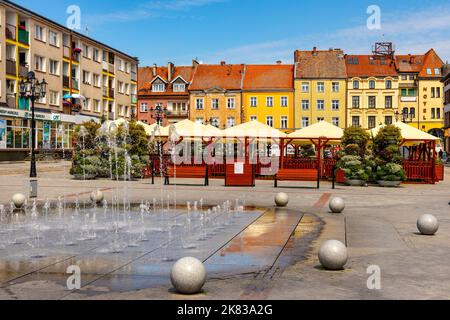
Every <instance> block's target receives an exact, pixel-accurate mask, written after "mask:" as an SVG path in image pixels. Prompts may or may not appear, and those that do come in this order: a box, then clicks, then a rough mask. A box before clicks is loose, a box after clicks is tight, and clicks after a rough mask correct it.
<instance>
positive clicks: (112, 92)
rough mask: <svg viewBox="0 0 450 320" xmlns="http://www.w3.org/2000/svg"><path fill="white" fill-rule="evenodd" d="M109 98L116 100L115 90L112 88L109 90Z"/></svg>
mask: <svg viewBox="0 0 450 320" xmlns="http://www.w3.org/2000/svg"><path fill="white" fill-rule="evenodd" d="M109 97H110V98H111V99H114V88H110V89H109Z"/></svg>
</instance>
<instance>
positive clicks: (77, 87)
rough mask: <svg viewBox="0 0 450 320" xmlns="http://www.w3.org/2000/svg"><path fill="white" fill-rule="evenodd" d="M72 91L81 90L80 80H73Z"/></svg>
mask: <svg viewBox="0 0 450 320" xmlns="http://www.w3.org/2000/svg"><path fill="white" fill-rule="evenodd" d="M72 89H74V90H80V81H79V80H78V79H75V78H72Z"/></svg>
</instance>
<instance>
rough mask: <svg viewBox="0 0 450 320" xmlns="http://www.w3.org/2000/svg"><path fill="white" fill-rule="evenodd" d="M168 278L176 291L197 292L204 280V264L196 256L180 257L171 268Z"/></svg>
mask: <svg viewBox="0 0 450 320" xmlns="http://www.w3.org/2000/svg"><path fill="white" fill-rule="evenodd" d="M170 280H171V282H172V285H173V286H174V288H175V289H176V290H177V292H178V293H181V294H197V293H199V292H200V291H201V290H202V288H203V286H204V284H205V282H206V270H205V266H204V265H203V263H202V262H201V261H199V260H198V259H196V258H191V257H187V258H183V259H180V260H178V261H177V262H176V263H175V265H174V266H173V268H172V272H171V274H170Z"/></svg>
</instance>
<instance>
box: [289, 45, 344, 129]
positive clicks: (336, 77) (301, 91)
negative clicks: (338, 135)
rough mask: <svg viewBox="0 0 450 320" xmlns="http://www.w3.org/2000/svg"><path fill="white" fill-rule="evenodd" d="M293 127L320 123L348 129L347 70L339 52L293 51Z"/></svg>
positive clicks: (338, 50) (336, 50)
mask: <svg viewBox="0 0 450 320" xmlns="http://www.w3.org/2000/svg"><path fill="white" fill-rule="evenodd" d="M294 56H295V57H294V61H295V76H294V78H295V127H296V128H297V129H300V128H305V127H308V126H310V125H312V124H315V123H318V122H320V121H327V122H329V123H333V124H334V125H335V126H338V127H341V128H345V127H346V126H347V120H346V118H347V114H346V113H347V98H346V91H347V71H346V65H345V58H344V52H343V51H342V50H340V49H330V50H317V48H314V49H313V50H312V51H298V50H297V51H296V52H295V54H294Z"/></svg>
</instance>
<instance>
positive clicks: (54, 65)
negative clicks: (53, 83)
mask: <svg viewBox="0 0 450 320" xmlns="http://www.w3.org/2000/svg"><path fill="white" fill-rule="evenodd" d="M48 72H49V73H50V74H53V75H59V61H56V60H52V59H50V60H49V64H48Z"/></svg>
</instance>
